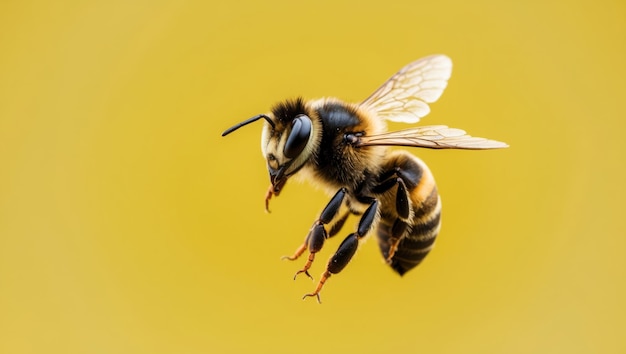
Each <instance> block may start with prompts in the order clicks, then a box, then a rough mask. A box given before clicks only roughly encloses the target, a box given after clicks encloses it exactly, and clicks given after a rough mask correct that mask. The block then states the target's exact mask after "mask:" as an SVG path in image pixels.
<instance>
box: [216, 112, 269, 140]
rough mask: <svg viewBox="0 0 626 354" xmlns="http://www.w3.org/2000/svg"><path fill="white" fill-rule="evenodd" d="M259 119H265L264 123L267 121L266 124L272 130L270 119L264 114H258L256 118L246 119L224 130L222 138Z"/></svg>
mask: <svg viewBox="0 0 626 354" xmlns="http://www.w3.org/2000/svg"><path fill="white" fill-rule="evenodd" d="M261 118H263V119H265V120H266V121H267V122H268V123H269V124H270V125H271V126H272V128H274V122H272V120H271V119H270V117H268V116H267V115H265V114H259V115H257V116H254V117H252V118H250V119H246V120H244V121H243V122H241V123H238V124H235V125H233V126H232V127H230V128H228V129H226V130H224V132H223V133H222V136H226V135H228V134H230V133H232V132H234V131H235V130H237V129H239V128H241V127H243V126H244V125H248V124H250V123H252V122H256V121H257V120H259V119H261Z"/></svg>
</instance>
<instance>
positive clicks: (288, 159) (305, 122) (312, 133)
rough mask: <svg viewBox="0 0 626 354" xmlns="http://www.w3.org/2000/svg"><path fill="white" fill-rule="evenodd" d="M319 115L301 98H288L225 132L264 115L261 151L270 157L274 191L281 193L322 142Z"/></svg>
mask: <svg viewBox="0 0 626 354" xmlns="http://www.w3.org/2000/svg"><path fill="white" fill-rule="evenodd" d="M312 116H313V118H312ZM316 117H317V116H316V115H315V114H314V113H311V112H310V110H309V109H308V108H307V107H306V104H305V103H304V101H303V100H302V99H301V98H298V99H295V100H288V101H285V102H282V103H279V104H278V105H276V106H275V107H274V108H273V109H272V112H271V113H269V114H267V115H266V114H260V115H258V116H254V117H252V118H250V119H248V120H245V121H243V122H241V123H239V124H237V125H235V126H233V127H231V128H229V129H227V130H226V131H225V132H224V133H223V134H222V136H224V135H226V134H230V133H231V132H233V131H235V130H237V129H239V128H240V127H242V126H244V125H247V124H249V123H252V122H254V121H257V120H259V119H265V124H264V126H263V133H262V136H261V151H262V152H263V156H264V157H265V159H266V161H267V170H268V172H269V177H270V181H271V183H272V189H271V192H272V194H274V195H278V194H279V193H280V192H281V190H282V189H283V187H284V185H285V183H286V182H287V180H288V179H289V177H291V176H292V175H294V174H295V173H296V172H298V171H299V170H300V169H301V168H302V167H303V166H304V165H305V164H306V162H307V161H308V160H309V157H311V155H312V154H313V151H315V149H316V148H317V146H318V145H319V140H320V137H319V135H320V134H321V129H320V128H319V127H318V125H319V123H318V121H317V120H316Z"/></svg>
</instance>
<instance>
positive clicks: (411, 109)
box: [361, 55, 452, 123]
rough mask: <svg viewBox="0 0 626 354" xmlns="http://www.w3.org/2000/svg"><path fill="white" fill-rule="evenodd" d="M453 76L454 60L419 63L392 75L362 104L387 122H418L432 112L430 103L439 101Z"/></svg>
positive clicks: (429, 59) (439, 58)
mask: <svg viewBox="0 0 626 354" xmlns="http://www.w3.org/2000/svg"><path fill="white" fill-rule="evenodd" d="M451 73H452V61H451V60H450V58H448V57H447V56H445V55H431V56H428V57H425V58H422V59H419V60H416V61H414V62H412V63H410V64H408V65H407V66H405V67H404V68H402V69H401V70H400V71H398V72H397V73H396V74H395V75H393V76H392V77H391V78H390V79H389V80H387V82H385V83H384V84H383V85H382V86H381V87H380V88H378V90H376V91H375V92H374V93H373V94H372V95H371V96H370V97H368V98H367V99H366V100H365V101H363V102H362V103H361V105H363V106H366V107H367V108H369V109H371V110H373V111H375V112H376V113H377V114H378V116H379V117H380V118H383V119H386V120H390V121H393V122H403V123H417V122H418V121H419V120H420V118H422V117H424V116H425V115H427V114H428V113H429V112H430V107H428V104H429V103H432V102H435V101H436V100H438V99H439V97H440V96H441V94H442V93H443V90H444V89H445V88H446V86H447V84H448V79H449V78H450V74H451Z"/></svg>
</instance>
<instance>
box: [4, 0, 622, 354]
mask: <svg viewBox="0 0 626 354" xmlns="http://www.w3.org/2000/svg"><path fill="white" fill-rule="evenodd" d="M433 53H444V54H447V55H448V56H450V57H451V58H452V60H453V62H454V70H453V74H452V78H451V80H450V83H449V86H448V88H447V90H446V92H445V93H444V95H443V96H442V98H441V99H440V100H439V101H438V102H437V103H435V104H433V105H432V113H431V114H430V115H429V116H428V117H426V118H425V119H423V120H422V122H423V124H447V125H450V126H453V127H459V128H463V129H465V130H467V131H468V132H469V133H471V134H472V135H477V136H485V137H489V138H492V139H497V140H502V141H505V142H507V143H509V144H510V145H511V147H510V148H509V149H506V150H498V151H478V152H475V151H430V150H418V149H414V150H412V152H413V153H415V154H417V155H419V156H420V157H421V158H422V159H424V160H425V161H426V162H427V163H428V164H429V166H430V167H431V169H432V170H433V172H434V174H435V176H436V178H437V181H438V184H439V189H440V192H441V195H442V198H443V202H444V216H443V218H444V219H443V222H444V224H443V229H442V231H441V234H440V236H439V239H438V244H437V247H436V248H435V250H434V251H433V252H432V253H431V255H430V256H429V257H428V258H427V259H426V261H425V262H424V263H423V264H422V265H421V266H420V267H418V268H416V269H415V270H413V271H411V272H409V273H408V274H407V275H405V276H404V277H403V278H400V277H398V276H396V275H395V274H394V273H393V272H392V271H391V270H390V269H388V267H386V266H385V265H384V264H383V262H382V259H381V257H380V255H379V254H378V247H377V245H376V242H375V240H373V239H370V240H369V241H368V242H366V243H365V244H364V245H363V247H361V249H360V251H359V252H358V253H357V255H356V257H355V259H354V260H353V261H352V263H351V264H350V265H349V266H348V267H347V268H346V269H345V270H344V271H343V272H342V273H341V274H340V275H338V276H335V277H332V278H331V279H330V280H329V281H328V282H327V285H326V288H325V289H324V291H323V293H322V301H323V304H322V305H318V304H317V303H316V302H315V301H314V300H312V299H309V300H307V301H302V300H301V296H302V295H303V294H304V293H306V292H310V291H311V290H313V288H314V286H315V283H313V282H311V281H310V280H308V279H306V278H304V277H303V278H299V279H297V280H296V281H293V280H292V276H293V274H294V272H295V271H296V270H298V269H299V268H300V267H301V266H302V263H303V262H304V260H301V261H298V262H295V263H290V262H281V261H280V256H282V255H285V254H290V253H291V252H293V251H294V250H295V248H296V247H297V246H298V245H299V244H300V242H301V241H302V239H303V238H304V236H305V234H306V232H307V231H308V229H309V227H310V225H311V223H312V222H313V220H314V219H315V218H316V215H317V213H318V212H319V211H320V210H321V208H322V207H323V206H324V205H325V203H326V202H327V201H328V196H326V195H324V194H323V193H322V192H321V191H320V190H319V189H317V188H316V187H315V185H314V184H313V185H312V184H307V183H303V184H297V183H290V184H289V185H288V186H287V188H286V190H285V192H284V193H283V194H281V196H280V197H279V198H277V199H275V200H273V204H272V213H271V214H266V213H265V212H264V210H263V196H264V193H265V191H266V187H267V185H268V178H267V172H266V170H265V163H264V161H263V159H262V158H261V154H260V151H259V150H260V149H259V138H260V130H261V124H260V123H259V124H257V125H252V126H250V127H247V128H246V129H242V130H241V131H238V132H237V133H236V134H233V135H232V136H228V137H227V138H221V137H220V133H221V132H222V131H223V130H224V129H225V128H227V127H229V126H230V125H232V124H234V123H236V122H239V121H241V120H243V119H245V118H248V117H250V116H252V115H255V114H258V113H262V112H266V111H267V110H268V109H269V107H270V106H271V105H272V104H273V103H275V102H276V101H278V100H281V99H284V98H287V97H294V96H298V95H302V96H304V97H307V98H316V97H320V96H336V97H340V98H342V99H345V100H347V101H360V100H362V99H363V98H365V97H367V96H368V95H369V94H370V93H371V92H372V91H373V90H374V89H375V88H377V87H378V86H379V85H380V84H381V83H382V82H383V81H385V80H386V79H387V78H388V77H389V76H390V75H392V74H393V73H394V72H396V71H397V70H398V69H400V68H401V67H402V66H403V65H405V64H407V63H409V62H410V61H412V60H415V59H417V58H420V57H423V56H426V55H429V54H433ZM625 63H626V4H625V3H624V2H623V1H606V0H597V1H560V2H559V1H524V2H517V3H516V2H502V1H497V0H478V1H472V2H462V1H387V2H375V3H373V2H370V3H368V2H357V1H351V2H346V1H326V0H321V1H315V2H294V1H278V0H271V1H262V2H259V1H240V2H228V1H223V2H217V1H211V2H208V1H117V0H113V1H62V2H48V1H42V2H37V1H3V2H2V3H0V352H2V353H245V352H247V353H294V352H299V353H344V352H349V353H356V352H359V353H411V352H420V353H555V352H566V353H623V352H626V338H625V337H624V334H625V332H624V331H625V328H626V300H625V299H626V284H625V279H626V261H625V258H624V255H623V254H624V251H625V250H626V237H625V236H626V232H625V231H626V228H625V226H626V222H625V218H624V217H623V215H622V214H623V212H624V207H625V206H624V205H625V202H624V201H625V200H626V193H625V188H624V185H625V184H624V181H625V180H626V174H625V173H624V172H625V165H624V163H625V157H626V156H625V152H626V144H625V143H624V134H623V131H624V128H625V127H626V125H625V123H624V119H625V118H626V109H625V108H624V102H625V100H624V94H626V84H625V79H626V75H625V74H626V69H625V68H626V65H625ZM402 127H403V126H402V125H392V126H391V128H392V129H399V128H402ZM354 222H356V220H354V219H351V220H350V223H349V224H348V226H347V227H346V229H345V230H344V233H347V232H349V231H350V228H352V227H353V226H352V225H353V224H354ZM342 237H343V236H338V237H336V238H334V239H332V240H331V241H330V242H328V243H327V245H326V247H325V249H324V250H323V251H322V252H321V254H320V255H319V257H318V261H317V262H316V263H315V264H314V266H313V269H312V274H313V275H314V276H315V277H316V279H317V278H319V274H320V273H321V272H322V270H323V266H324V264H325V262H326V259H327V258H328V257H329V256H330V255H331V254H332V252H333V251H334V250H335V249H336V247H337V246H338V244H339V242H340V240H341V238H342Z"/></svg>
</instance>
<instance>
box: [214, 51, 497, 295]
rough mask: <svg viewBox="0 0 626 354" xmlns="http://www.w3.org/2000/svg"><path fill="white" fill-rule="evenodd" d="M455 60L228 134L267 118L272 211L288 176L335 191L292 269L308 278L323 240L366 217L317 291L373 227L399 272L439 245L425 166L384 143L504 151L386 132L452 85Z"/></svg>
mask: <svg viewBox="0 0 626 354" xmlns="http://www.w3.org/2000/svg"><path fill="white" fill-rule="evenodd" d="M451 72H452V61H451V60H450V59H449V58H448V57H447V56H444V55H432V56H428V57H425V58H422V59H419V60H417V61H414V62H412V63H410V64H408V65H407V66H405V67H404V68H402V69H401V70H400V71H398V72H397V73H396V74H395V75H393V76H392V77H391V78H390V79H389V80H387V81H386V82H385V83H384V84H383V85H382V86H381V87H380V88H378V90H376V91H374V93H373V94H372V95H371V96H369V97H368V98H367V99H365V100H364V101H363V102H361V103H346V102H342V101H340V100H338V99H336V98H321V99H316V100H304V99H302V98H296V99H290V100H286V101H283V102H281V103H278V104H276V105H275V106H274V107H273V108H272V109H271V112H269V113H266V114H259V115H257V116H254V117H252V118H250V119H247V120H245V121H243V122H241V123H239V124H237V125H235V126H233V127H231V128H229V129H227V130H226V131H224V133H223V134H222V136H225V135H228V134H230V133H232V132H233V131H235V130H237V129H239V128H241V127H242V126H244V125H247V124H249V123H252V122H255V121H257V120H265V124H264V126H263V133H262V136H261V150H262V152H263V156H264V157H265V159H266V160H267V169H268V172H269V178H270V186H269V189H268V191H267V194H266V196H265V207H266V210H268V208H269V201H270V199H271V198H272V196H278V195H279V194H280V192H281V191H282V190H283V188H284V187H285V184H286V183H287V181H288V180H289V179H290V178H291V177H293V176H295V175H302V176H304V177H305V178H308V179H309V180H310V181H312V182H314V183H317V184H320V185H322V186H323V187H325V189H326V190H328V191H329V192H330V194H331V195H333V197H332V198H331V199H330V201H329V202H328V204H327V205H326V207H325V208H324V209H323V210H322V211H321V213H320V214H319V217H318V218H317V220H315V222H313V226H312V227H311V229H310V230H309V232H308V234H307V236H306V237H305V239H304V242H303V243H302V245H301V246H300V247H298V248H297V249H296V251H295V252H294V254H293V255H292V256H288V257H284V258H286V259H289V260H296V259H297V258H299V257H300V256H301V255H302V254H304V253H305V252H307V251H308V258H307V260H306V262H305V264H304V266H303V267H302V269H300V270H299V271H298V272H297V273H296V275H295V276H294V279H295V278H296V277H297V276H298V274H301V273H304V274H305V275H307V276H308V277H310V278H312V277H311V275H310V274H309V269H310V267H311V265H312V264H313V261H314V260H315V255H316V254H317V252H319V251H320V250H321V249H322V246H323V245H324V243H325V241H326V239H328V238H330V237H332V236H334V235H336V234H337V233H338V232H339V231H340V230H341V228H342V227H343V225H344V223H345V221H346V219H347V218H348V216H349V215H350V214H353V215H357V216H359V217H360V220H359V222H358V224H357V226H356V229H355V230H354V232H352V233H350V234H349V235H348V236H347V237H346V238H345V239H344V240H343V242H342V243H341V244H340V245H339V247H338V249H337V251H336V252H335V254H334V255H333V256H332V257H331V258H330V259H329V261H328V263H327V264H326V269H325V271H324V272H323V273H322V275H321V278H320V280H319V282H318V284H317V287H316V288H315V290H314V291H313V292H312V293H310V294H306V295H304V297H303V299H304V298H306V297H309V296H315V297H317V301H318V302H321V300H320V291H321V290H322V287H323V286H324V283H325V282H326V281H327V280H328V278H329V277H330V276H331V275H332V274H337V273H339V272H341V271H342V270H343V269H344V267H345V266H346V265H347V264H348V263H349V262H350V260H351V259H352V256H353V255H354V254H355V252H356V250H357V248H358V246H359V243H360V242H361V241H362V240H363V238H364V237H365V236H366V235H367V234H368V233H369V232H370V231H372V230H375V231H376V234H377V239H378V245H379V248H380V251H381V253H382V256H383V258H384V259H385V261H386V263H387V264H388V265H389V266H390V267H391V268H392V269H393V270H394V271H395V272H397V273H398V274H400V275H403V274H405V273H406V272H407V271H409V270H411V269H412V268H414V267H415V266H417V265H418V264H419V263H420V262H421V261H422V260H423V259H424V257H426V255H427V254H428V253H429V252H430V250H431V249H432V248H433V245H434V242H435V238H436V237H437V234H438V233H439V229H440V227H441V198H440V196H439V193H438V192H437V186H436V184H435V180H434V178H433V175H432V173H431V172H430V170H429V168H428V167H427V166H426V164H425V163H424V162H423V161H422V160H420V159H419V158H417V157H415V156H414V155H412V154H410V153H408V152H407V151H404V150H390V149H389V148H388V146H413V147H423V148H431V149H498V148H505V147H507V146H508V145H507V144H505V143H502V142H499V141H494V140H488V139H484V138H477V137H471V136H469V135H467V134H466V133H465V132H464V131H463V130H460V129H453V128H448V127H447V126H444V125H432V126H421V127H413V128H409V129H405V130H400V131H393V132H387V131H386V121H392V122H402V123H410V124H412V123H417V122H418V121H419V120H420V119H421V118H422V117H424V116H426V115H427V114H428V113H429V112H430V108H429V105H428V104H429V103H433V102H435V101H436V100H437V99H439V97H440V96H441V94H442V93H443V90H444V89H445V87H446V86H447V81H448V79H449V78H450V74H451Z"/></svg>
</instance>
